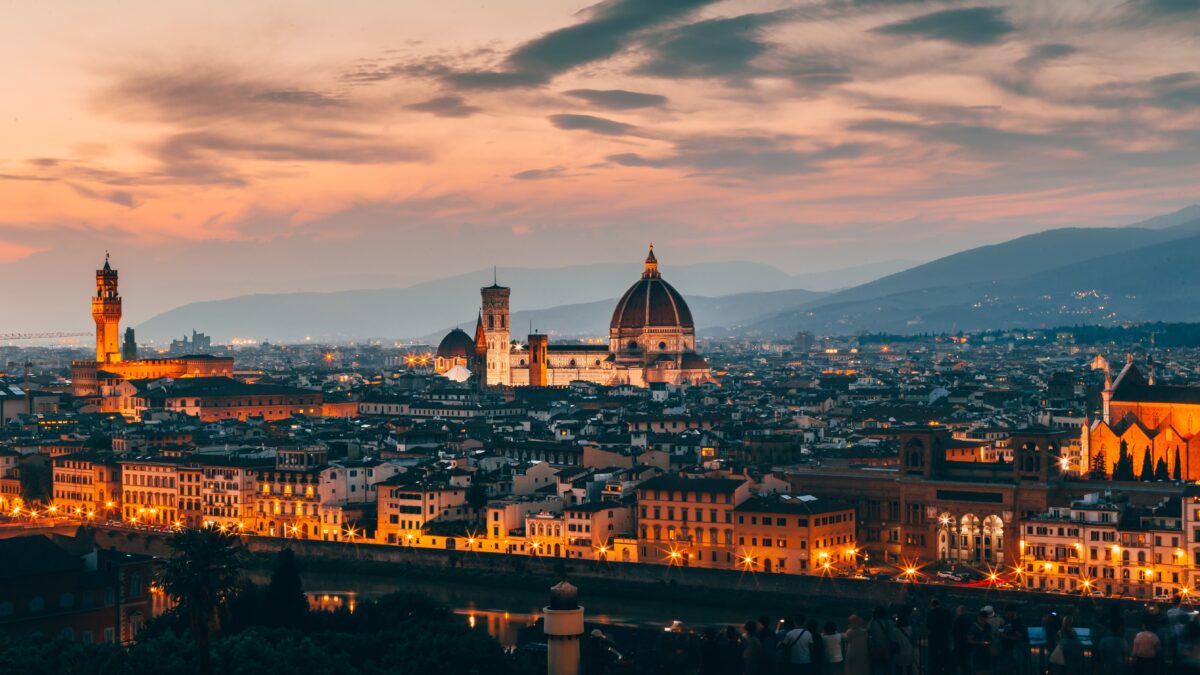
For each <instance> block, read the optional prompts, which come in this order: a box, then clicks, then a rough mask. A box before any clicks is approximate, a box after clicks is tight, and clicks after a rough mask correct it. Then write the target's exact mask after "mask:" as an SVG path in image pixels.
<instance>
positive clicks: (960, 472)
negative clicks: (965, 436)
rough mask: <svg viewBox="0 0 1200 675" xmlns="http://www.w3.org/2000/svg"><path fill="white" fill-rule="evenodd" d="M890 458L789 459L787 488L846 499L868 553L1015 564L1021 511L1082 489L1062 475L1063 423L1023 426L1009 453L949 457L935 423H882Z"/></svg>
mask: <svg viewBox="0 0 1200 675" xmlns="http://www.w3.org/2000/svg"><path fill="white" fill-rule="evenodd" d="M879 435H880V436H882V437H886V438H888V439H889V440H890V441H891V442H892V443H894V444H895V447H896V453H897V455H896V459H895V460H894V461H893V462H892V463H890V464H888V465H886V466H880V467H874V466H852V467H847V468H834V467H824V466H822V467H796V468H794V469H792V470H790V471H789V472H788V474H787V480H788V483H789V486H790V489H789V491H790V492H792V493H795V494H811V495H815V496H817V497H819V498H823V499H834V500H845V501H847V502H849V503H850V504H851V505H852V506H854V508H855V512H856V516H857V519H858V532H857V543H858V546H857V548H859V549H861V550H862V551H863V553H864V555H867V556H869V559H870V560H871V561H873V563H885V564H892V565H899V564H902V563H920V564H927V563H945V564H960V563H963V564H968V565H973V566H976V567H979V568H987V567H993V568H999V567H1001V566H1013V565H1016V564H1017V560H1018V557H1019V551H1018V548H1017V541H1018V539H1015V538H1014V537H1013V536H1012V533H1013V532H1014V531H1015V530H1016V528H1017V527H1018V525H1019V524H1020V521H1021V519H1022V518H1023V517H1025V516H1028V515H1032V514H1035V513H1043V512H1045V511H1046V510H1047V509H1048V508H1049V507H1050V506H1051V505H1053V504H1061V503H1064V500H1070V499H1071V498H1072V497H1073V496H1075V495H1079V494H1082V493H1083V492H1084V491H1085V490H1084V486H1085V485H1086V483H1084V482H1082V481H1080V482H1077V483H1074V484H1073V483H1069V482H1066V481H1065V480H1064V472H1063V469H1062V461H1061V460H1062V457H1061V450H1060V449H1061V446H1062V439H1063V437H1064V432H1056V431H1049V430H1039V429H1028V430H1024V431H1021V432H1014V433H1013V434H1012V435H1011V436H1010V439H1009V444H1010V446H1011V448H1012V452H1013V461H1011V462H999V461H996V462H981V461H973V460H972V461H953V460H949V459H948V458H947V457H948V455H950V454H952V453H950V452H949V450H950V449H951V448H952V447H954V446H955V445H956V443H955V439H953V438H952V437H951V435H950V431H949V430H948V429H947V428H945V427H943V426H939V425H930V426H921V427H893V428H890V429H886V430H880V432H879Z"/></svg>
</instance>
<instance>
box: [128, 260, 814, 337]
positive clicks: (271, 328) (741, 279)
mask: <svg viewBox="0 0 1200 675" xmlns="http://www.w3.org/2000/svg"><path fill="white" fill-rule="evenodd" d="M492 274H493V273H492V270H480V271H478V272H474V273H470V274H464V275H459V276H454V277H447V278H445V279H439V280H437V281H430V282H426V283H422V284H417V285H415V286H410V287H407V288H382V289H368V290H353V291H340V292H335V293H281V294H255V295H245V296H239V297H235V298H228V299H224V300H213V301H208V302H197V303H191V304H187V305H184V306H182V307H178V308H176V309H173V310H170V311H168V312H164V313H162V314H159V315H158V316H155V317H153V318H151V319H149V320H147V321H145V322H143V323H142V324H140V325H138V326H136V327H135V328H136V330H137V334H138V338H139V339H140V340H159V341H162V340H169V339H170V338H172V337H178V336H179V335H182V334H184V333H185V332H188V331H190V330H191V329H192V328H196V329H198V330H202V331H204V332H206V333H208V334H209V335H212V336H213V338H214V339H215V340H217V341H218V342H225V341H228V340H229V339H230V338H233V337H242V338H253V339H258V340H262V339H270V340H296V339H302V338H304V337H305V336H312V337H313V338H314V339H322V340H339V339H360V338H366V337H389V338H392V337H394V338H402V337H416V336H423V335H429V334H432V333H435V332H437V331H440V330H442V329H443V328H444V327H446V326H452V325H455V324H457V323H460V322H464V321H473V320H474V317H475V314H476V311H477V309H478V307H479V288H480V287H481V286H486V285H489V284H491V283H492ZM640 274H641V266H640V265H584V266H578V267H570V268H554V269H525V268H519V269H514V268H501V269H500V270H498V272H497V275H498V278H499V280H500V282H501V283H503V284H505V285H507V286H509V287H511V288H512V309H513V311H514V313H518V312H522V311H531V310H542V309H547V308H552V307H554V308H562V307H564V306H571V305H580V304H587V303H598V304H599V305H600V306H607V309H606V311H608V312H611V311H612V305H613V303H615V300H614V298H616V297H618V296H619V295H620V294H621V293H623V292H624V291H625V289H626V288H628V287H629V285H630V284H632V283H633V282H634V281H636V280H637V279H638V277H639V276H640ZM664 276H665V277H666V278H667V279H668V280H669V281H670V282H671V283H672V284H673V285H674V286H675V287H676V288H678V289H680V291H681V292H684V293H685V294H687V295H688V297H692V296H700V297H717V296H728V295H730V294H738V293H750V292H769V291H777V290H792V289H793V285H792V284H793V283H794V282H793V280H792V278H791V277H790V276H788V275H787V274H785V273H783V272H782V271H780V270H778V269H776V268H774V267H771V266H769V265H760V264H757V263H747V262H724V263H702V264H696V265H678V266H666V267H664ZM804 293H806V292H803V291H801V292H799V294H796V295H793V296H790V297H792V299H793V300H795V301H796V302H807V301H808V300H810V299H812V298H813V297H815V296H813V295H806V294H804ZM787 297H789V296H780V298H781V299H782V298H787ZM794 304H795V303H793V306H794ZM786 306H787V305H779V306H776V305H771V311H779V310H780V309H782V308H784V307H786ZM561 311H562V312H564V313H569V312H573V311H582V312H583V313H584V314H585V315H586V314H587V311H588V310H586V309H562V310H561ZM600 314H603V312H600V313H598V314H596V313H594V316H600ZM550 316H551V315H545V317H543V320H545V321H547V322H549V320H550V319H549V318H548V317H550ZM581 316H582V315H581ZM739 316H741V315H739ZM523 320H524V321H527V319H522V318H521V317H520V316H515V317H514V319H513V323H514V325H515V326H519V325H520V323H518V321H523ZM605 322H607V318H605ZM563 325H567V324H563ZM591 325H593V326H594V325H597V323H596V321H594V320H593V321H592V324H591ZM604 325H605V326H607V323H605V324H604ZM579 332H584V331H579Z"/></svg>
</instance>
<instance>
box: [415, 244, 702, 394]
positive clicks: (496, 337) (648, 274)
mask: <svg viewBox="0 0 1200 675" xmlns="http://www.w3.org/2000/svg"><path fill="white" fill-rule="evenodd" d="M480 293H481V296H482V309H481V311H480V313H479V316H478V318H477V320H476V327H475V339H474V340H472V341H471V342H472V345H468V340H469V338H468V337H467V334H466V333H465V332H463V331H462V330H459V329H455V330H454V331H451V332H450V333H449V334H448V335H446V337H445V338H444V339H443V340H442V343H441V344H440V345H438V350H437V354H438V356H437V357H435V363H434V366H435V370H436V371H437V372H438V373H439V374H443V375H447V374H450V373H452V372H454V373H461V372H462V371H461V369H464V368H465V367H467V366H468V365H469V366H470V368H471V370H472V372H474V374H475V377H477V378H478V380H479V382H480V383H481V384H482V385H484V386H489V387H522V386H534V387H546V386H566V385H568V384H570V383H571V382H574V381H586V382H595V383H598V384H607V385H620V384H629V385H634V386H638V387H646V386H649V384H650V383H654V382H666V383H672V384H680V383H690V384H700V383H704V382H710V381H712V373H711V371H710V370H709V367H708V363H707V361H705V360H704V357H703V356H700V355H699V354H697V353H696V326H695V322H694V321H693V319H692V313H691V310H690V309H689V308H688V305H687V302H685V301H684V299H683V296H682V295H680V293H679V292H678V291H676V290H675V288H674V287H673V286H671V285H670V284H669V283H667V282H666V280H664V279H663V278H662V275H661V274H660V273H659V271H658V259H657V258H656V257H655V255H654V247H653V246H651V247H650V253H649V255H648V256H647V257H646V262H645V268H644V270H643V272H642V278H641V279H639V280H638V281H637V282H636V283H634V284H633V286H631V287H630V288H629V290H627V291H626V292H625V294H624V295H623V296H621V299H620V301H618V303H617V306H616V308H615V309H614V310H613V315H612V320H611V322H610V325H609V335H608V344H607V345H605V344H561V345H560V344H552V343H550V341H549V339H548V337H547V336H545V335H540V334H536V333H535V334H531V335H529V336H528V339H527V344H526V345H521V344H519V343H514V342H513V341H512V335H511V324H510V321H509V319H510V314H509V296H510V289H508V288H506V287H504V286H500V285H499V284H492V285H491V286H488V287H486V288H483V289H481V291H480Z"/></svg>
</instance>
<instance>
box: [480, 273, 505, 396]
mask: <svg viewBox="0 0 1200 675" xmlns="http://www.w3.org/2000/svg"><path fill="white" fill-rule="evenodd" d="M480 293H481V294H482V296H483V335H484V339H485V341H486V342H487V359H486V361H487V365H486V369H485V370H484V377H483V383H484V384H485V385H487V386H489V387H499V386H508V385H509V384H512V379H511V377H510V376H509V367H510V365H511V364H510V363H509V350H510V344H511V340H510V338H509V326H508V294H509V289H508V288H506V287H504V286H501V285H500V284H498V283H495V282H494V281H493V283H492V285H491V286H488V287H486V288H482V289H480Z"/></svg>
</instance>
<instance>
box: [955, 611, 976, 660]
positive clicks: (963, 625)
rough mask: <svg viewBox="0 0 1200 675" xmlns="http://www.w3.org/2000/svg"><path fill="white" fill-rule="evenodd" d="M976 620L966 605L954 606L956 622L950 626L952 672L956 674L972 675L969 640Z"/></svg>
mask: <svg viewBox="0 0 1200 675" xmlns="http://www.w3.org/2000/svg"><path fill="white" fill-rule="evenodd" d="M973 623H975V621H974V620H973V619H972V618H971V614H970V612H968V611H967V608H966V606H965V605H959V606H958V607H955V608H954V623H953V624H951V626H950V641H951V643H952V644H951V647H950V649H951V651H950V661H951V664H950V665H951V672H952V673H954V675H970V673H971V645H970V643H969V642H968V640H967V636H968V634H969V633H970V632H971V625H972V624H973Z"/></svg>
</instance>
